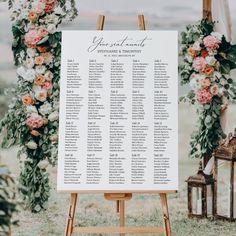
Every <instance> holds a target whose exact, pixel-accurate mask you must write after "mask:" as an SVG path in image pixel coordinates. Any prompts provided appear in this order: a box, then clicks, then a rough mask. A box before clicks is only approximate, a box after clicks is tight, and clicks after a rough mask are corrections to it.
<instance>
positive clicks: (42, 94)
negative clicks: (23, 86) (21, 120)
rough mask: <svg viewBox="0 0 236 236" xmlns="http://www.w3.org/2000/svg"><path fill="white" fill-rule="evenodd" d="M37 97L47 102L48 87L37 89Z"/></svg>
mask: <svg viewBox="0 0 236 236" xmlns="http://www.w3.org/2000/svg"><path fill="white" fill-rule="evenodd" d="M35 98H36V99H37V100H38V101H40V102H45V101H46V99H47V90H46V89H37V90H36V91H35Z"/></svg>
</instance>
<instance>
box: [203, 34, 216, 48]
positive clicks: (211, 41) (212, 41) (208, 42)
mask: <svg viewBox="0 0 236 236" xmlns="http://www.w3.org/2000/svg"><path fill="white" fill-rule="evenodd" d="M203 43H204V45H205V47H206V48H207V49H208V50H209V51H213V50H216V49H218V48H219V44H220V40H219V39H218V38H216V37H215V36H212V35H208V36H207V37H205V38H204V39H203Z"/></svg>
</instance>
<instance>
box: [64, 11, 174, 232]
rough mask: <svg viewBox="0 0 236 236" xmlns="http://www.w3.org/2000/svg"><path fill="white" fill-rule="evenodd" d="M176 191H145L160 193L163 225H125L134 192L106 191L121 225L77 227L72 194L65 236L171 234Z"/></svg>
mask: <svg viewBox="0 0 236 236" xmlns="http://www.w3.org/2000/svg"><path fill="white" fill-rule="evenodd" d="M104 20H105V16H102V15H100V16H99V17H98V21H97V30H103V26H104ZM138 26H139V30H145V21H144V16H143V15H139V16H138ZM175 192H176V191H163V192H160V191H148V192H145V193H157V194H159V195H160V201H161V207H162V215H163V223H164V226H163V227H125V201H127V200H130V199H131V198H132V193H104V198H105V199H107V200H110V201H116V211H117V213H119V215H120V227H75V226H74V218H75V209H76V203H77V198H78V193H71V194H70V205H69V212H68V218H67V223H66V229H65V236H71V235H72V234H73V233H103V234H108V233H111V234H117V233H119V234H120V236H124V235H125V233H129V234H133V233H164V234H165V236H171V228H170V219H169V211H168V204H167V193H175Z"/></svg>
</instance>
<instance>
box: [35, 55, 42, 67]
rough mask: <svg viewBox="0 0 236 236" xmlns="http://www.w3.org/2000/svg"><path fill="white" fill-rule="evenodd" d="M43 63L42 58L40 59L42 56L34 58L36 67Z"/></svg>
mask: <svg viewBox="0 0 236 236" xmlns="http://www.w3.org/2000/svg"><path fill="white" fill-rule="evenodd" d="M43 62H44V57H42V56H37V57H35V58H34V63H35V64H36V65H42V64H43Z"/></svg>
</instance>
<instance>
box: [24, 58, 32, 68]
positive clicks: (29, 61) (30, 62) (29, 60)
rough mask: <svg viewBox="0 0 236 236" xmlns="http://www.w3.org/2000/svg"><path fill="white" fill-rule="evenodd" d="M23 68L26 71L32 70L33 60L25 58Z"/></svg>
mask: <svg viewBox="0 0 236 236" xmlns="http://www.w3.org/2000/svg"><path fill="white" fill-rule="evenodd" d="M25 66H26V67H27V68H28V69H31V68H33V66H34V60H33V58H27V59H26V61H25Z"/></svg>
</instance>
